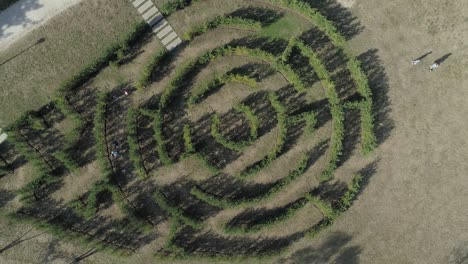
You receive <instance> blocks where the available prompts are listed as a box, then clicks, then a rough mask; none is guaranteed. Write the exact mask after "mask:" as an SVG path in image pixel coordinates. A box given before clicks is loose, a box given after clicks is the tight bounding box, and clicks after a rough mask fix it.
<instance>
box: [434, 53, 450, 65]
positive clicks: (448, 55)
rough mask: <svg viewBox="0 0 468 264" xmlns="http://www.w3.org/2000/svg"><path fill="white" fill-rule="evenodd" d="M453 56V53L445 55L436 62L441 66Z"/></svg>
mask: <svg viewBox="0 0 468 264" xmlns="http://www.w3.org/2000/svg"><path fill="white" fill-rule="evenodd" d="M451 55H452V53H449V54H445V55H444V56H442V57H440V58H439V59H437V60H435V61H434V62H435V63H437V64H439V65H440V64H442V63H443V62H444V61H445V60H446V59H448V57H450V56H451Z"/></svg>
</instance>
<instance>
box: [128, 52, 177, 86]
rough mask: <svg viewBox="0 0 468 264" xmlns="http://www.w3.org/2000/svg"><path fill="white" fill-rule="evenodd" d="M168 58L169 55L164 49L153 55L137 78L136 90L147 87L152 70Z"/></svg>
mask: <svg viewBox="0 0 468 264" xmlns="http://www.w3.org/2000/svg"><path fill="white" fill-rule="evenodd" d="M168 57H169V53H168V52H167V50H166V49H162V50H160V51H159V52H157V53H156V54H154V55H153V56H152V57H151V59H150V61H149V62H148V64H146V65H145V66H144V68H143V71H142V73H141V76H140V77H139V79H138V81H137V82H136V84H135V87H136V88H137V89H143V88H144V87H145V86H147V85H148V84H149V83H150V81H151V76H152V75H153V72H154V70H155V69H156V67H158V65H159V64H160V63H161V62H162V61H165V60H166V59H167V58H168Z"/></svg>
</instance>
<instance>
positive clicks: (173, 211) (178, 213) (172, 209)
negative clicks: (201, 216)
mask: <svg viewBox="0 0 468 264" xmlns="http://www.w3.org/2000/svg"><path fill="white" fill-rule="evenodd" d="M153 198H154V201H155V202H156V203H157V204H158V205H159V207H161V208H162V209H163V210H164V211H166V212H167V213H168V214H170V215H171V216H172V217H173V218H176V219H178V220H180V221H181V222H183V223H184V224H186V225H189V226H191V227H193V228H196V229H200V228H201V227H202V222H201V221H200V220H198V219H193V218H192V217H189V216H187V215H186V214H185V212H184V210H183V209H181V208H179V207H176V206H173V205H171V204H170V203H169V202H168V200H167V198H166V196H165V195H164V194H163V193H162V192H161V191H159V190H156V191H155V192H154V194H153Z"/></svg>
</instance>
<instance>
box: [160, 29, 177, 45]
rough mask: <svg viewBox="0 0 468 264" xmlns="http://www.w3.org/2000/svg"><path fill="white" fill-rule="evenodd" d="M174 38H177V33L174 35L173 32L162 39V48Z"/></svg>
mask: <svg viewBox="0 0 468 264" xmlns="http://www.w3.org/2000/svg"><path fill="white" fill-rule="evenodd" d="M175 38H177V33H175V31H172V33H171V34H169V35H167V36H166V37H165V38H164V39H162V40H161V42H162V44H163V45H164V46H166V45H167V44H168V43H169V42H171V41H172V40H173V39H175Z"/></svg>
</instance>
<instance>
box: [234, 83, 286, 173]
mask: <svg viewBox="0 0 468 264" xmlns="http://www.w3.org/2000/svg"><path fill="white" fill-rule="evenodd" d="M268 99H269V100H270V103H271V105H272V106H273V108H274V109H275V112H276V119H277V120H278V136H277V137H276V142H275V147H274V148H273V149H272V150H271V151H270V152H269V153H268V155H266V156H265V157H263V158H262V159H261V160H260V161H258V162H255V163H254V164H253V165H250V166H248V167H247V168H246V169H245V170H243V171H241V172H240V173H239V174H238V175H237V176H238V177H239V178H240V179H245V178H247V177H251V176H253V175H255V174H257V173H258V172H259V171H261V170H262V169H264V168H265V167H267V166H268V165H270V164H271V163H272V162H273V161H274V160H275V159H276V158H277V157H278V155H280V154H281V153H282V152H283V147H284V143H285V140H286V136H287V133H288V121H287V118H288V117H287V115H286V111H287V110H286V107H284V105H283V104H282V103H281V101H280V100H279V96H278V95H277V94H276V93H274V92H269V93H268Z"/></svg>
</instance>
